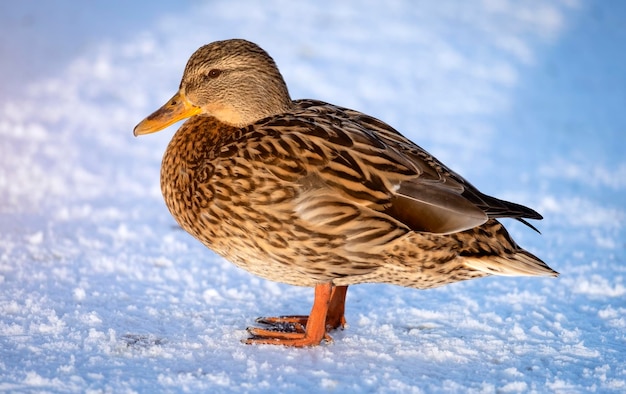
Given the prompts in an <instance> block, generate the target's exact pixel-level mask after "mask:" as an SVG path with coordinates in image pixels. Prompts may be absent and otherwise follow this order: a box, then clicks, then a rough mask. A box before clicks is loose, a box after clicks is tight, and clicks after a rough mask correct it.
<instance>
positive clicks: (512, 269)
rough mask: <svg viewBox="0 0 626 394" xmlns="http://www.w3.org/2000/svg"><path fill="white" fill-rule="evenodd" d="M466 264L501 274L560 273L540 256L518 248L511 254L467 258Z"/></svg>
mask: <svg viewBox="0 0 626 394" xmlns="http://www.w3.org/2000/svg"><path fill="white" fill-rule="evenodd" d="M464 264H465V265H466V266H467V267H468V268H472V269H475V270H477V271H481V272H485V273H487V274H491V275H501V276H552V277H556V276H559V273H558V272H556V271H555V270H553V269H552V268H550V267H548V265H547V264H546V263H544V262H543V261H541V259H539V258H538V257H536V256H534V255H533V254H531V253H529V252H527V251H525V250H518V251H516V253H514V254H512V255H509V256H500V255H496V256H481V257H472V256H468V257H466V258H465V261H464Z"/></svg>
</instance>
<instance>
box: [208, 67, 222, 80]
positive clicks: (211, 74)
mask: <svg viewBox="0 0 626 394" xmlns="http://www.w3.org/2000/svg"><path fill="white" fill-rule="evenodd" d="M221 73H222V70H218V69H217V68H214V69H212V70H211V71H209V77H210V78H217V77H219V75H220V74H221Z"/></svg>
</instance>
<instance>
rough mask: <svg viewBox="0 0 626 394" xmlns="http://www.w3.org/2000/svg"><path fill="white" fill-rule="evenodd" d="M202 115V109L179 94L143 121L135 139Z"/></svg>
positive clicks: (134, 131) (137, 128)
mask: <svg viewBox="0 0 626 394" xmlns="http://www.w3.org/2000/svg"><path fill="white" fill-rule="evenodd" d="M199 113H200V107H196V106H195V105H192V104H191V103H190V102H189V101H188V100H187V99H186V98H185V95H184V94H182V93H181V92H178V93H176V94H175V95H174V97H172V98H171V99H169V101H168V102H167V103H165V104H164V105H163V106H162V107H161V108H159V109H157V110H156V111H154V112H153V113H152V114H151V115H149V116H148V117H147V118H145V119H144V120H142V121H141V122H140V123H139V124H138V125H137V126H135V129H134V130H133V134H135V137H136V136H138V135H143V134H150V133H154V132H157V131H159V130H163V129H164V128H166V127H167V126H169V125H171V124H173V123H176V122H178V121H179V120H182V119H185V118H189V117H191V116H194V115H197V114H199Z"/></svg>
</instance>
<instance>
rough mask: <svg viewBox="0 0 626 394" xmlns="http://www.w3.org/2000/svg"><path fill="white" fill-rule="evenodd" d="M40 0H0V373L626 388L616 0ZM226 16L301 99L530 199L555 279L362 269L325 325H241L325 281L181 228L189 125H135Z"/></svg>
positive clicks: (129, 388) (180, 382)
mask: <svg viewBox="0 0 626 394" xmlns="http://www.w3.org/2000/svg"><path fill="white" fill-rule="evenodd" d="M33 4H34V3H30V2H5V3H3V4H2V5H0V22H1V23H0V30H2V34H0V37H1V38H0V57H1V58H2V59H3V61H2V62H0V139H1V141H2V143H1V144H0V391H9V392H14V391H17V392H34V391H35V392H229V391H237V392H286V391H295V392H302V391H312V392H332V391H336V392H364V391H366V392H416V393H421V392H441V391H447V392H484V393H490V392H503V393H515V392H545V391H552V392H587V391H592V392H624V391H625V390H626V335H625V334H624V333H625V331H624V330H625V327H626V301H625V300H626V283H625V277H626V265H625V261H626V253H625V252H626V241H625V240H626V231H625V230H624V222H625V219H626V205H625V204H624V202H625V201H626V171H625V168H626V158H625V156H624V152H625V151H626V137H625V136H626V134H625V130H626V115H624V110H623V109H624V108H625V104H626V93H625V92H626V89H624V87H625V86H626V73H625V72H624V59H625V58H624V54H623V48H622V47H623V42H624V40H625V39H626V36H625V34H626V33H625V31H624V29H623V18H624V17H625V16H626V9H625V7H624V5H623V4H622V3H620V2H595V3H593V4H592V3H586V2H583V1H575V0H552V1H539V0H537V1H528V2H514V1H508V0H485V1H473V2H466V1H447V0H444V1H438V2H431V1H422V2H419V1H418V2H415V1H392V2H384V3H382V2H373V1H372V2H342V3H340V4H339V3H337V2H330V1H316V2H306V3H304V2H286V1H265V2H253V1H215V2H195V1H188V2H175V3H174V2H172V3H166V2H164V1H157V2H152V3H150V5H149V6H148V5H147V4H146V3H142V2H136V3H133V2H124V1H106V2H105V1H96V2H88V3H87V2H85V3H76V2H72V1H69V0H62V1H57V2H51V3H43V4H38V5H36V6H35V5H33ZM383 4H384V5H383ZM232 37H242V38H247V39H250V40H252V41H255V42H257V43H258V44H260V45H261V46H262V47H264V48H265V49H266V50H268V52H269V53H270V54H271V55H272V56H273V57H274V58H275V60H276V61H277V63H278V65H279V67H280V68H281V71H282V72H283V74H284V76H285V79H286V81H287V83H288V85H289V87H290V91H291V94H292V96H293V97H294V98H317V99H321V100H326V101H329V102H333V103H336V104H339V105H343V106H348V107H352V108H355V109H358V110H361V111H364V112H367V113H370V114H372V115H375V116H378V117H380V118H381V119H383V120H385V121H387V122H389V123H390V124H392V125H394V126H395V127H396V128H398V129H399V130H401V131H402V132H404V133H405V134H406V135H407V136H409V137H410V138H411V139H413V140H414V141H416V142H417V143H418V144H420V145H422V146H423V147H425V148H426V149H428V150H429V151H431V152H432V153H433V154H435V155H437V156H438V157H439V158H440V159H442V160H443V161H444V162H445V163H447V164H448V165H450V166H451V167H452V168H454V169H455V170H457V171H458V172H460V173H461V174H463V175H464V176H465V177H466V178H467V179H469V180H471V181H472V182H473V183H474V184H475V185H476V186H478V187H479V188H480V189H482V190H483V191H485V192H487V193H490V194H492V195H496V196H498V197H501V198H506V199H510V200H514V201H517V202H520V203H523V204H526V205H529V206H531V207H534V208H536V209H538V210H539V211H540V212H542V213H543V214H544V216H545V219H544V220H543V221H542V222H539V223H536V225H537V227H538V228H539V229H540V230H541V231H542V235H537V234H535V233H534V232H532V231H530V230H528V229H526V228H524V227H523V226H521V225H519V224H517V223H514V222H507V223H506V224H507V226H508V227H509V229H510V231H511V233H512V234H513V236H514V237H515V239H516V240H517V241H518V242H519V243H520V244H521V245H523V246H524V247H526V248H528V249H529V250H530V251H532V252H533V253H536V254H537V255H539V256H541V257H542V258H543V259H544V260H545V261H546V262H548V263H549V264H550V265H551V266H552V267H553V268H555V269H556V270H558V271H560V272H561V276H560V277H559V278H557V279H539V278H493V277H492V278H486V279H480V280H475V281H471V282H467V283H459V284H454V285H450V286H447V287H444V288H440V289H434V290H428V291H417V290H412V289H405V288H400V287H393V286H386V285H376V284H368V285H359V286H353V287H351V289H350V291H349V292H348V299H347V314H346V318H347V320H348V324H349V325H348V327H347V328H346V329H345V330H343V331H338V332H335V333H333V337H334V342H333V343H331V344H325V345H322V346H319V347H317V348H310V349H287V348H281V347H269V346H246V345H243V344H242V343H241V342H240V340H241V339H243V338H246V331H245V328H246V326H248V325H252V324H253V323H254V318H255V317H258V316H267V315H270V316H271V315H277V314H289V313H296V314H301V313H307V312H308V311H309V309H310V307H311V303H312V296H313V292H312V290H311V289H307V288H296V287H290V286H285V285H281V284H277V283H272V282H267V281H265V280H262V279H259V278H256V277H253V276H251V275H250V274H248V273H246V272H244V271H241V270H239V269H237V268H236V267H234V266H233V265H232V264H230V263H228V262H227V261H224V260H222V259H221V258H219V257H218V256H216V255H215V254H213V253H212V252H210V251H208V250H206V249H205V248H204V247H202V245H200V244H199V243H197V242H196V241H195V240H193V239H192V238H191V237H190V236H188V235H187V234H185V233H184V232H182V231H180V230H179V229H178V228H177V226H176V225H175V222H174V221H173V219H172V218H171V217H170V215H169V213H168V212H167V209H166V208H165V206H164V204H163V201H162V197H161V195H160V190H159V166H160V159H161V155H162V154H163V152H164V149H165V146H166V144H167V142H168V141H169V139H170V138H171V135H172V133H173V131H174V129H173V128H170V129H168V130H165V131H163V132H161V133H158V134H154V135H150V136H145V137H141V138H134V137H133V136H132V129H133V127H134V126H135V124H136V123H137V122H138V121H140V120H141V119H142V118H143V117H145V116H146V115H147V114H149V113H150V112H151V111H152V110H154V109H156V108H157V107H158V106H159V105H161V104H162V103H163V102H165V100H166V99H168V98H169V97H170V96H171V95H172V94H173V93H174V91H175V89H176V88H177V86H178V82H179V78H180V76H181V73H182V70H183V67H184V64H185V62H186V60H187V58H188V57H189V55H190V54H191V53H192V52H193V51H194V50H195V49H196V48H197V47H199V46H200V45H202V44H205V43H208V42H210V41H214V40H218V39H225V38H232Z"/></svg>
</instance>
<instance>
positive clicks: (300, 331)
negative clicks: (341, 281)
mask: <svg viewBox="0 0 626 394" xmlns="http://www.w3.org/2000/svg"><path fill="white" fill-rule="evenodd" d="M347 290H348V287H347V286H337V287H335V286H333V285H332V284H331V283H323V284H319V285H316V286H315V299H314V301H313V308H312V309H311V314H310V315H309V316H281V317H264V318H259V319H257V322H259V323H263V324H268V325H271V326H273V327H274V328H273V329H263V328H249V329H248V331H249V332H250V334H251V335H252V337H251V338H249V339H247V340H246V341H245V343H247V344H271V345H284V346H296V347H302V346H317V345H319V344H320V343H321V342H322V339H324V340H326V341H332V338H331V337H330V336H329V335H328V333H327V330H329V329H334V328H338V327H343V326H344V325H345V322H346V320H345V318H344V310H345V299H346V292H347Z"/></svg>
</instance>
